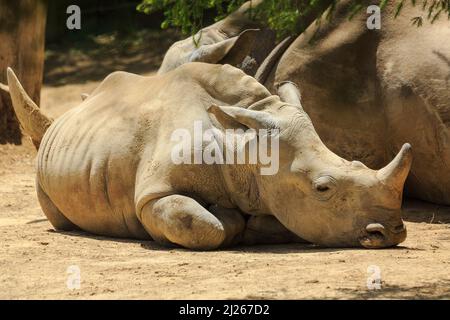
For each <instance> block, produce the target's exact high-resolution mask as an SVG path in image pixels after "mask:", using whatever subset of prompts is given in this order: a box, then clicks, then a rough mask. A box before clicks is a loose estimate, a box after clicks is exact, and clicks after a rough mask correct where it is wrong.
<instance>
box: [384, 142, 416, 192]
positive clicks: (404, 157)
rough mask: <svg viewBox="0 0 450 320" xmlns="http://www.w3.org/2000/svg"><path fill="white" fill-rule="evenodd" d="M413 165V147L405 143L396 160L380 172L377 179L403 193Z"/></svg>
mask: <svg viewBox="0 0 450 320" xmlns="http://www.w3.org/2000/svg"><path fill="white" fill-rule="evenodd" d="M411 163H412V150H411V145H410V144H409V143H405V144H404V145H403V146H402V148H401V150H400V152H399V153H398V154H397V155H396V156H395V158H394V159H393V160H392V161H391V162H390V163H389V164H388V165H387V166H385V167H384V168H382V169H380V170H378V172H377V177H378V179H379V180H380V181H382V182H383V183H385V184H386V185H389V186H392V187H393V188H395V189H396V190H398V191H402V190H403V185H404V184H405V180H406V177H407V176H408V173H409V169H410V168H411Z"/></svg>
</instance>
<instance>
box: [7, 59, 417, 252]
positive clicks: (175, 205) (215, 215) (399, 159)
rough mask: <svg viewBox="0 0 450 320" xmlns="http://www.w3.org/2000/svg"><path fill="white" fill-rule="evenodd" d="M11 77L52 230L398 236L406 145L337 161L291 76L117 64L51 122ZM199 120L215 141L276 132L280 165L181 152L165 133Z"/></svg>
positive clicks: (353, 239) (297, 237)
mask: <svg viewBox="0 0 450 320" xmlns="http://www.w3.org/2000/svg"><path fill="white" fill-rule="evenodd" d="M8 83H9V87H10V91H11V97H12V101H13V105H14V108H15V111H16V114H17V116H18V118H19V120H20V122H21V124H22V126H23V127H24V130H25V131H26V132H27V133H28V134H30V135H31V137H32V139H33V141H34V142H35V143H36V144H37V145H40V146H39V151H38V161H37V162H38V163H37V183H36V185H37V193H38V199H39V201H40V204H41V207H42V209H43V211H44V213H45V214H46V216H47V217H48V219H49V220H50V222H51V223H52V224H53V225H54V226H55V228H56V229H61V230H72V229H75V228H81V229H82V230H85V231H89V232H92V233H95V234H100V235H107V236H115V237H132V238H139V239H142V238H152V239H154V240H156V241H158V242H160V243H166V244H167V243H170V244H178V245H182V246H184V247H187V248H192V249H215V248H218V247H223V246H228V245H231V244H234V243H238V242H240V241H244V242H246V243H264V242H266V243H267V242H273V243H274V242H283V241H303V240H302V239H304V240H306V241H309V242H314V243H319V244H323V245H327V246H360V245H362V246H364V247H367V248H378V247H386V246H392V245H396V244H398V243H400V242H402V241H403V240H404V239H405V237H406V229H405V227H404V225H403V223H402V220H401V211H400V206H401V199H402V191H403V183H404V181H405V179H406V176H407V174H408V171H409V167H410V164H411V160H412V158H411V151H410V146H409V145H407V144H406V145H404V146H403V147H402V149H401V151H400V153H399V154H398V155H397V156H396V157H395V159H394V160H393V161H392V162H391V163H389V164H388V165H387V166H386V167H384V168H382V169H380V170H371V169H369V168H367V167H366V166H365V165H363V164H362V163H360V162H355V161H353V162H350V161H346V160H345V159H343V158H340V157H339V156H337V155H336V154H334V153H332V152H331V151H330V150H329V149H328V148H327V147H326V146H325V145H324V144H323V143H322V141H321V140H320V138H319V137H318V135H317V133H316V132H315V130H314V127H313V126H312V124H311V121H310V119H309V117H308V116H307V114H306V113H305V112H304V111H303V109H302V107H301V104H300V100H299V94H298V91H297V90H296V88H295V86H294V85H293V84H292V83H289V82H287V83H283V84H282V85H280V87H279V96H278V95H271V94H270V92H269V91H268V90H267V89H266V88H265V87H264V86H263V85H261V84H260V83H259V82H258V81H256V80H255V79H254V78H252V77H250V76H248V75H246V74H245V73H244V72H242V71H241V70H239V69H237V68H234V67H232V66H229V65H225V66H221V65H212V64H204V63H189V64H185V65H182V66H180V67H178V68H176V69H175V70H172V71H170V72H168V73H165V74H162V75H158V76H155V77H142V76H137V75H133V74H128V73H123V72H118V73H113V74H111V75H110V76H108V77H107V78H106V79H105V80H104V81H103V82H102V83H101V84H100V86H99V87H98V88H97V89H96V90H95V91H94V92H93V93H92V94H91V95H90V96H89V97H88V98H87V99H85V100H84V101H83V102H82V103H81V104H80V105H79V106H78V107H76V108H74V109H73V110H71V111H69V112H68V113H66V114H64V115H63V116H62V117H60V118H58V119H57V120H56V121H54V122H53V123H52V121H51V120H50V119H47V118H46V117H45V116H44V115H43V114H42V113H40V111H39V108H38V107H37V106H36V105H35V104H34V103H33V102H32V101H31V100H30V99H29V97H28V96H27V95H26V93H25V92H24V90H23V88H22V87H21V85H20V83H19V82H18V80H17V78H16V77H15V75H14V73H13V72H12V70H9V71H8ZM50 123H51V124H50ZM195 123H201V124H202V126H203V128H204V129H206V130H207V129H215V131H214V132H215V133H216V134H217V136H214V137H215V138H214V139H216V140H217V139H219V140H220V137H223V133H224V132H225V133H226V132H227V131H226V130H227V129H229V128H231V129H233V128H247V129H253V130H261V129H262V130H263V132H266V133H265V135H266V136H267V135H268V136H270V137H271V138H276V139H277V141H279V150H277V151H276V152H275V153H276V154H277V156H278V160H279V166H278V168H279V170H277V171H275V172H274V173H272V174H271V175H263V174H261V170H260V169H261V167H262V164H261V162H260V161H259V162H257V163H253V162H249V161H248V159H249V158H244V159H247V160H245V161H244V162H243V163H232V164H229V163H225V164H222V163H206V162H204V163H203V162H200V163H190V164H189V163H188V162H187V163H176V162H175V161H174V160H173V157H172V151H173V150H174V147H175V143H176V142H175V141H174V140H173V139H172V134H173V133H174V132H175V131H176V130H180V129H184V130H185V131H187V132H189V133H192V131H193V130H194V127H195V126H194V124H195ZM241 130H242V129H241ZM264 130H265V131H264ZM194 131H195V130H194ZM44 132H45V134H44ZM236 132H237V131H236ZM234 134H235V135H236V137H237V136H239V135H241V133H234ZM193 135H195V132H194V133H193ZM214 139H213V140H214ZM252 139H253V141H261V140H263V136H262V135H256V136H253V138H252ZM277 145H278V144H277ZM189 148H190V151H192V152H193V153H195V148H196V145H195V144H194V146H193V147H192V146H190V147H189ZM199 148H200V149H202V150H203V149H204V148H205V145H204V144H203V142H202V144H201V145H200V147H199ZM217 152H220V153H222V152H224V151H223V150H218V151H217ZM232 152H235V150H234V149H232ZM271 153H274V151H273V150H272V151H271ZM249 216H250V217H249ZM280 223H281V224H280Z"/></svg>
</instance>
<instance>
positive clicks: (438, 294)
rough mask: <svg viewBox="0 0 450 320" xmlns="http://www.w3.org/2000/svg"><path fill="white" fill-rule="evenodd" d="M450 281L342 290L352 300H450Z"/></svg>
mask: <svg viewBox="0 0 450 320" xmlns="http://www.w3.org/2000/svg"><path fill="white" fill-rule="evenodd" d="M448 288H450V280H448V279H446V280H440V281H438V282H433V283H424V284H422V285H419V286H396V285H383V283H382V285H381V289H378V290H377V289H374V290H370V291H367V290H366V289H364V290H358V289H349V288H343V289H340V290H339V291H341V292H342V293H343V294H345V296H348V298H350V299H364V300H367V299H380V298H382V299H399V298H402V297H404V298H411V295H413V298H414V299H417V300H422V299H450V290H448Z"/></svg>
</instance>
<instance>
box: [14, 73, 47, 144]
mask: <svg viewBox="0 0 450 320" xmlns="http://www.w3.org/2000/svg"><path fill="white" fill-rule="evenodd" d="M7 74H8V87H9V93H10V95H11V100H12V104H13V108H14V112H15V113H16V116H17V119H19V122H20V125H21V126H22V129H23V131H24V132H25V134H27V135H29V136H30V137H31V140H32V141H33V143H34V145H35V146H36V148H39V145H40V143H41V140H42V137H43V136H44V133H45V131H47V129H48V127H49V126H50V125H51V124H52V122H53V120H52V119H50V118H48V117H47V116H45V115H44V114H43V113H42V112H41V110H40V109H39V107H38V106H37V105H36V103H34V102H33V100H31V98H30V97H29V96H28V95H27V93H26V92H25V90H24V89H23V87H22V85H21V84H20V82H19V80H18V79H17V77H16V75H15V74H14V71H13V70H12V69H11V68H8V71H7Z"/></svg>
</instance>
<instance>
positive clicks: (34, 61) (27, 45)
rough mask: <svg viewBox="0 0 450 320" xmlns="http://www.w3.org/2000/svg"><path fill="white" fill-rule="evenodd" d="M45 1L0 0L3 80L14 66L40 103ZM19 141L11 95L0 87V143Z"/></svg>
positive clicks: (0, 44)
mask: <svg viewBox="0 0 450 320" xmlns="http://www.w3.org/2000/svg"><path fill="white" fill-rule="evenodd" d="M46 18H47V1H46V0H19V1H11V0H0V83H4V84H6V68H7V67H11V68H13V70H14V72H15V73H16V74H17V76H18V78H19V80H20V81H21V83H22V85H23V87H24V88H25V90H26V92H27V93H28V94H29V96H30V97H31V98H32V99H33V100H34V101H35V102H36V103H37V104H38V105H39V100H40V92H41V86H42V77H43V71H44V45H45V24H46ZM7 142H10V143H15V144H20V142H21V133H20V129H19V125H18V122H17V119H16V117H15V115H14V111H13V109H12V105H11V99H10V97H9V94H8V93H7V92H6V91H5V90H3V89H2V88H1V87H0V143H7Z"/></svg>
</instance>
